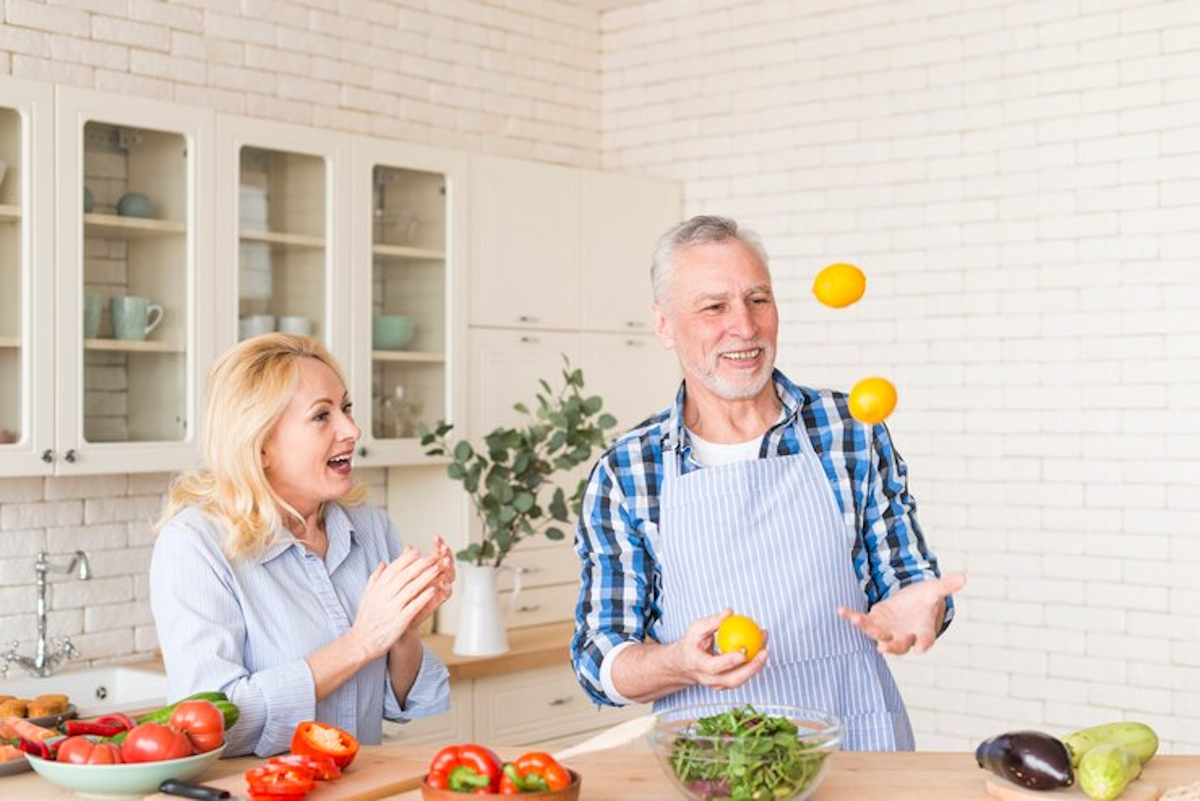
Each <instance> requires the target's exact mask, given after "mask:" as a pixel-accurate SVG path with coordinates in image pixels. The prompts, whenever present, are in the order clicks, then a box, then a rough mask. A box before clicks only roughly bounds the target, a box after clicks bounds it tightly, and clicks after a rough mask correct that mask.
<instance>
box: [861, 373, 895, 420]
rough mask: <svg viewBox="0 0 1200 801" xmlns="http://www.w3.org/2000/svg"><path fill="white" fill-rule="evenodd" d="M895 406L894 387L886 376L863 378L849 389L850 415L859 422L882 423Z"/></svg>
mask: <svg viewBox="0 0 1200 801" xmlns="http://www.w3.org/2000/svg"><path fill="white" fill-rule="evenodd" d="M895 408H896V388H895V387H894V386H892V383H891V382H890V381H888V380H887V379H886V378H864V379H863V380H862V381H859V382H858V383H857V384H855V385H854V389H852V390H850V415H851V416H852V417H853V418H854V419H855V420H858V421H859V422H860V423H867V424H868V425H875V424H876V423H882V422H883V421H884V420H886V419H887V416H888V415H889V414H891V413H892V409H895Z"/></svg>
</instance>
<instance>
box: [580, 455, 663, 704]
mask: <svg viewBox="0 0 1200 801" xmlns="http://www.w3.org/2000/svg"><path fill="white" fill-rule="evenodd" d="M645 525H647V524H646V523H645V522H644V521H641V520H639V519H638V518H637V517H636V516H635V515H634V514H633V513H632V511H631V507H630V504H629V503H628V502H627V499H626V497H625V494H624V492H623V491H622V488H621V486H620V483H619V482H618V481H617V480H616V478H615V476H614V474H613V471H612V466H611V464H610V463H609V461H608V459H602V460H601V461H600V462H599V463H598V464H597V465H596V467H595V468H594V469H593V470H592V475H591V477H590V478H589V479H588V485H587V490H586V492H585V493H584V499H583V504H582V507H581V509H580V515H579V525H578V527H577V529H576V534H575V551H576V553H578V554H579V559H580V562H581V576H580V586H579V602H578V604H577V605H576V608H575V635H574V637H573V638H572V639H571V662H572V665H573V666H574V668H575V675H576V676H577V678H578V679H579V683H580V685H581V686H582V687H583V689H584V690H585V691H586V692H587V694H588V695H589V696H590V697H591V698H592V699H593V700H595V701H596V702H597V703H600V704H608V705H612V706H617V705H620V704H622V703H628V700H627V699H624V698H622V697H620V696H619V695H616V694H615V693H610V692H609V691H608V690H606V688H605V681H604V680H603V678H602V673H604V671H602V666H603V664H604V662H605V658H606V657H607V656H608V655H609V653H610V652H611V651H612V650H613V649H614V648H616V647H617V646H619V645H621V644H622V643H635V642H642V641H643V640H644V639H645V637H646V634H647V630H648V628H649V626H650V624H651V621H650V617H651V609H652V608H653V602H652V600H653V599H652V598H651V597H650V596H651V594H652V592H653V590H652V588H653V586H654V581H653V578H652V575H651V571H654V570H656V569H657V568H656V567H655V565H654V560H653V559H652V558H651V556H650V554H649V552H648V548H647V545H646V537H645ZM609 669H610V670H611V665H610V668H609ZM608 684H609V685H610V687H611V679H610V680H609V682H608Z"/></svg>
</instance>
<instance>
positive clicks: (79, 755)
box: [58, 735, 123, 765]
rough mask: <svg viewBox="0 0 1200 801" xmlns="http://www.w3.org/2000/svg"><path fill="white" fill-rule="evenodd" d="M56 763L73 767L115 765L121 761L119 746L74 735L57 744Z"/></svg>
mask: <svg viewBox="0 0 1200 801" xmlns="http://www.w3.org/2000/svg"><path fill="white" fill-rule="evenodd" d="M58 761H59V762H69V763H71V764H73V765H115V764H119V763H121V762H122V761H123V760H122V759H121V747H120V746H118V745H115V744H114V743H97V742H93V741H92V740H89V739H88V738H87V737H84V736H83V735H76V736H74V737H68V738H67V739H65V740H63V741H62V742H61V743H59V744H58Z"/></svg>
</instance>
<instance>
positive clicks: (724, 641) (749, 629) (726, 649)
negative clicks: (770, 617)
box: [717, 615, 763, 662]
mask: <svg viewBox="0 0 1200 801" xmlns="http://www.w3.org/2000/svg"><path fill="white" fill-rule="evenodd" d="M762 647H763V633H762V629H760V628H759V627H758V624H757V623H755V622H754V621H753V620H751V619H750V618H748V617H746V616H745V615H730V616H729V617H727V618H725V620H724V621H723V622H722V623H721V626H720V628H718V629H717V650H719V651H720V652H721V653H723V654H728V653H731V652H733V651H741V652H742V653H743V654H745V655H746V661H747V662H749V661H750V660H751V659H753V658H754V655H755V654H757V653H758V652H759V651H761V650H762Z"/></svg>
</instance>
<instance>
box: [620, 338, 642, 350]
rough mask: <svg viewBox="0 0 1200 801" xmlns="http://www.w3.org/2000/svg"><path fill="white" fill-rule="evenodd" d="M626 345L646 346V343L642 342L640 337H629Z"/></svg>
mask: <svg viewBox="0 0 1200 801" xmlns="http://www.w3.org/2000/svg"><path fill="white" fill-rule="evenodd" d="M625 345H626V346H627V347H630V348H644V347H646V343H645V342H642V341H641V340H640V339H627V340H625Z"/></svg>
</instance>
